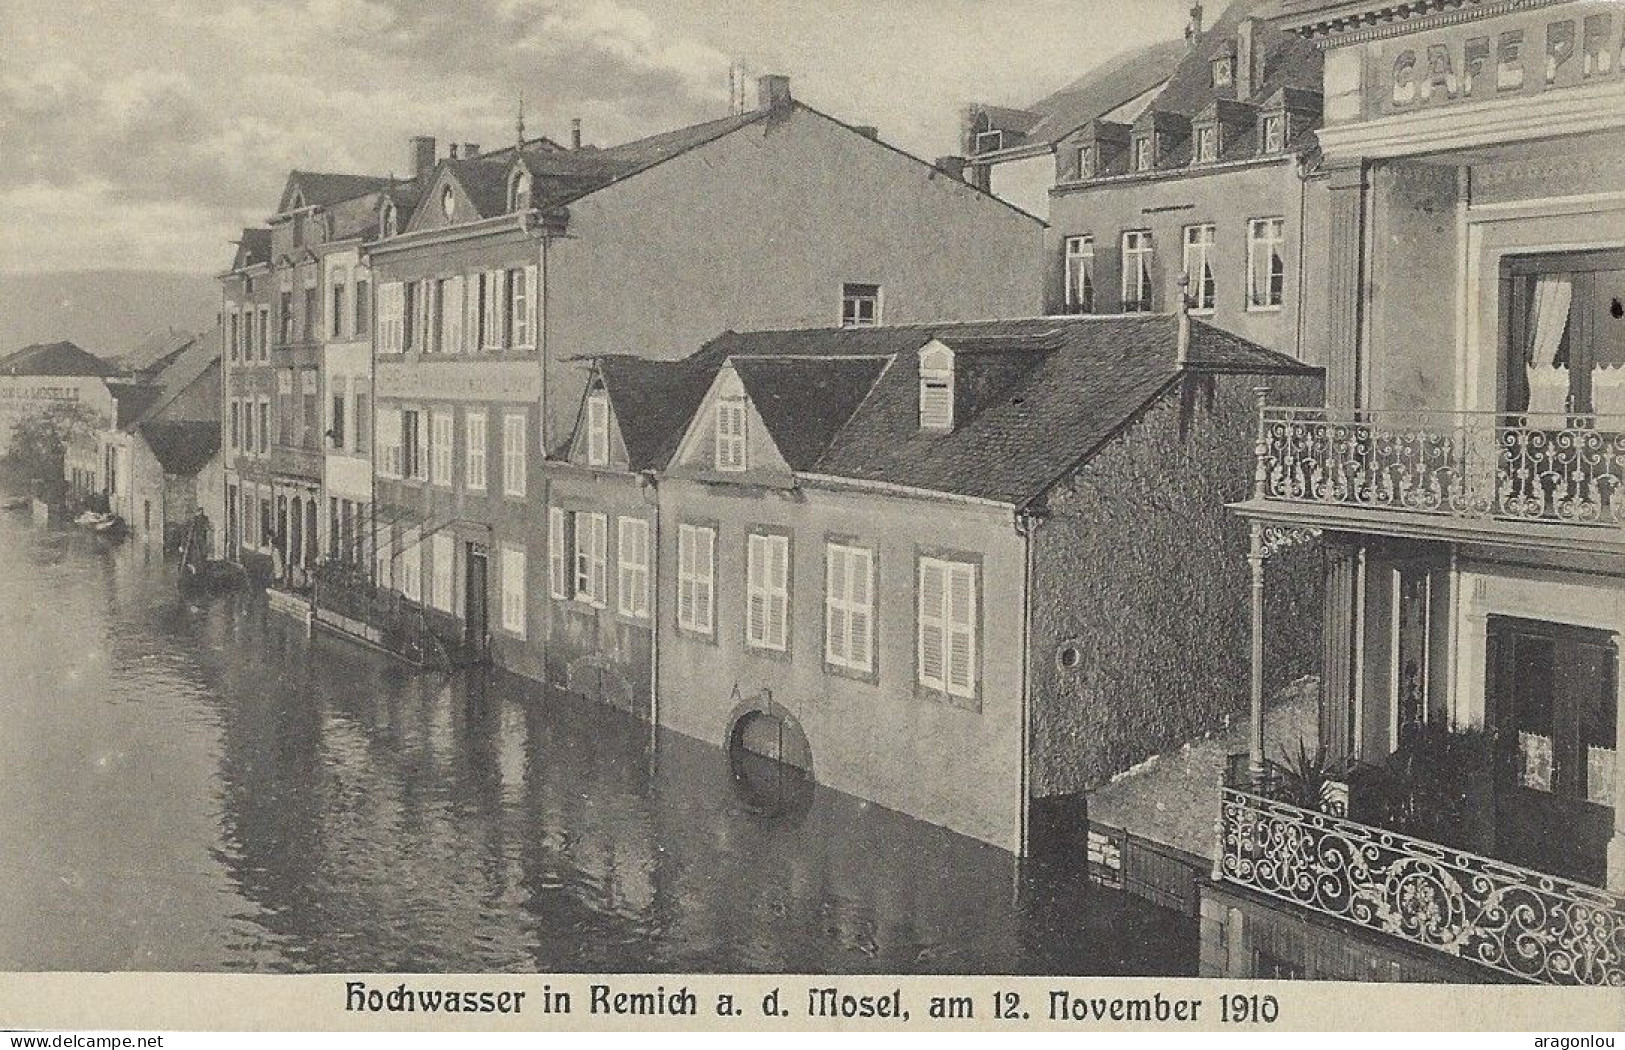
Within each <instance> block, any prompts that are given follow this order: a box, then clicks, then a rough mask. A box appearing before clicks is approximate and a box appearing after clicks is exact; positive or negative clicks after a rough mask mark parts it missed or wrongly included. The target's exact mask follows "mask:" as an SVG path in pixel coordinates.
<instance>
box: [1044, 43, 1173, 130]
mask: <svg viewBox="0 0 1625 1050" xmlns="http://www.w3.org/2000/svg"><path fill="white" fill-rule="evenodd" d="M1186 51H1187V47H1186V44H1185V42H1184V41H1183V40H1165V41H1162V42H1161V43H1156V44H1148V45H1146V46H1145V47H1140V48H1135V49H1134V50H1132V51H1126V52H1124V53H1123V54H1121V55H1118V56H1116V57H1114V58H1111V59H1108V60H1107V61H1105V62H1103V63H1101V64H1100V65H1098V66H1096V67H1094V68H1093V69H1091V70H1089V72H1087V73H1085V74H1083V75H1082V76H1080V77H1079V78H1078V79H1076V80H1074V81H1073V82H1072V83H1070V84H1068V85H1067V86H1066V87H1064V88H1062V89H1061V90H1059V91H1057V92H1055V93H1054V94H1053V95H1050V96H1049V97H1048V98H1044V99H1041V100H1039V101H1038V102H1035V103H1033V104H1032V105H1031V106H1029V107H1027V108H1028V111H1029V112H1031V113H1033V114H1035V115H1037V117H1038V120H1037V121H1036V122H1035V123H1034V124H1033V125H1032V126H1031V127H1030V128H1028V129H1027V138H1028V140H1029V141H1038V140H1042V141H1045V142H1051V143H1053V142H1057V141H1059V140H1060V139H1062V138H1065V137H1066V136H1067V135H1070V134H1071V133H1072V132H1074V131H1076V130H1077V129H1078V128H1081V127H1083V125H1085V124H1087V123H1089V122H1090V121H1091V120H1094V119H1096V118H1097V117H1102V116H1104V115H1106V114H1107V113H1110V112H1111V111H1112V110H1114V109H1116V108H1118V107H1119V106H1121V105H1123V104H1125V103H1127V102H1131V101H1133V100H1134V99H1136V98H1138V97H1139V96H1141V95H1143V94H1145V93H1146V92H1147V91H1150V90H1151V89H1152V88H1154V87H1156V86H1157V85H1158V84H1161V83H1162V82H1164V81H1165V80H1167V79H1168V78H1169V77H1170V76H1171V75H1172V74H1173V72H1174V70H1175V68H1177V67H1178V65H1179V62H1180V60H1181V59H1182V58H1184V56H1185V53H1186Z"/></svg>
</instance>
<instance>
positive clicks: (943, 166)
mask: <svg viewBox="0 0 1625 1050" xmlns="http://www.w3.org/2000/svg"><path fill="white" fill-rule="evenodd" d="M936 169H937V170H938V171H940V172H942V173H943V174H944V175H951V176H952V177H954V178H956V179H959V180H961V181H963V180H964V178H965V158H964V157H961V156H958V155H956V154H952V153H950V154H948V155H947V156H946V157H938V158H937V160H936Z"/></svg>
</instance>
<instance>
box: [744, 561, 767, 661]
mask: <svg viewBox="0 0 1625 1050" xmlns="http://www.w3.org/2000/svg"><path fill="white" fill-rule="evenodd" d="M764 545H765V544H764V543H763V537H761V536H757V535H751V536H750V537H749V538H748V540H747V541H746V551H745V576H746V580H745V591H746V594H747V595H748V603H749V608H748V610H747V614H748V619H747V620H746V626H745V634H746V637H747V638H748V639H749V640H750V641H753V642H757V643H760V642H761V641H762V639H763V636H764V632H765V631H766V629H767V626H766V620H767V612H766V610H765V609H764V608H763V606H764V604H765V602H766V595H765V594H764V593H763V591H764V585H763V583H762V575H763V569H764V566H763V565H762V547H763V546H764Z"/></svg>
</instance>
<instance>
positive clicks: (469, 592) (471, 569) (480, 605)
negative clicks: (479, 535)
mask: <svg viewBox="0 0 1625 1050" xmlns="http://www.w3.org/2000/svg"><path fill="white" fill-rule="evenodd" d="M466 550H467V552H468V557H467V558H465V559H464V561H465V563H466V564H467V566H468V568H467V571H466V577H465V579H464V581H463V641H464V643H465V644H467V645H468V647H469V648H470V649H472V650H473V651H475V652H484V651H485V630H486V624H485V601H486V594H487V592H486V574H485V573H486V570H485V548H483V547H481V546H480V545H479V544H476V543H470V544H468V546H467V548H466Z"/></svg>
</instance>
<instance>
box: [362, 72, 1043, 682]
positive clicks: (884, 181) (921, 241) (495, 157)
mask: <svg viewBox="0 0 1625 1050" xmlns="http://www.w3.org/2000/svg"><path fill="white" fill-rule="evenodd" d="M759 103H760V104H759V106H758V107H757V108H756V109H753V110H750V111H747V112H745V113H741V114H735V115H731V116H726V117H722V118H719V119H716V120H712V121H707V122H705V123H702V124H698V125H694V126H692V127H688V128H682V129H678V130H676V131H671V132H666V133H663V134H659V135H655V136H651V137H649V138H646V139H640V140H637V141H634V142H629V143H624V144H622V145H618V146H612V147H604V148H599V147H594V146H590V145H585V144H583V143H581V142H580V141H579V138H578V137H573V139H572V142H571V144H570V145H569V146H568V147H566V146H561V145H559V144H556V143H554V142H551V141H549V140H546V139H540V140H528V141H527V140H524V139H523V137H522V136H523V130H522V128H521V129H520V133H519V136H518V138H519V144H517V145H515V146H512V147H506V148H503V149H500V150H494V151H488V152H480V151H479V150H478V149H477V148H476V149H474V150H470V149H469V148H468V147H466V146H464V147H463V148H462V149H461V151H460V156H456V157H451V156H447V157H445V158H439V159H436V157H435V146H434V143H433V141H432V140H425V141H424V147H425V149H426V152H427V158H426V159H427V161H428V162H432V166H433V171H432V173H431V174H429V175H428V176H427V177H426V178H425V180H424V185H425V186H426V191H425V193H424V194H423V197H422V200H421V201H420V202H419V203H418V205H417V207H416V208H415V210H413V211H412V213H411V214H410V215H407V214H404V213H403V212H402V211H401V210H400V209H398V208H395V207H394V206H393V205H391V204H389V203H386V204H385V205H384V217H383V220H382V223H383V226H384V227H385V228H386V230H387V229H388V228H389V227H390V225H391V223H394V224H395V230H396V232H395V234H394V235H393V236H389V235H387V234H386V235H385V236H383V237H382V238H381V239H380V240H379V241H378V242H376V243H375V244H373V245H372V246H371V247H370V248H369V252H368V254H369V258H370V260H371V271H372V275H373V281H374V285H375V294H376V295H377V297H378V304H379V306H378V315H377V326H376V331H377V337H376V339H375V346H374V353H375V372H374V375H375V389H376V397H377V420H376V430H377V439H376V442H375V446H374V462H375V468H376V493H377V503H378V505H377V508H376V511H375V519H376V521H377V522H378V531H379V542H378V545H377V548H376V549H377V555H376V557H377V564H376V572H377V575H378V577H379V579H381V580H382V581H384V582H385V583H386V585H387V586H389V587H390V588H391V589H392V590H394V591H396V592H398V593H400V594H402V595H404V596H405V597H406V598H407V599H408V600H409V601H411V602H413V603H417V604H420V605H424V606H427V607H429V608H430V609H431V610H433V611H435V612H437V613H440V614H443V615H445V616H446V617H449V618H450V623H449V625H448V627H449V630H450V631H451V635H452V637H451V640H452V641H454V642H461V643H465V644H467V645H468V646H470V647H472V648H474V649H484V648H485V647H486V646H487V643H488V642H489V647H490V649H491V651H492V653H493V654H494V657H495V659H496V660H497V662H499V663H500V664H502V665H504V666H506V667H509V668H511V669H514V670H517V671H519V672H521V673H523V674H527V675H529V676H531V677H535V678H542V677H543V676H544V674H545V662H544V648H545V647H544V644H543V639H544V638H545V637H546V633H547V630H548V624H547V616H548V615H549V611H548V603H547V600H546V597H545V593H546V592H545V590H544V589H543V588H541V587H540V586H538V585H537V584H536V582H535V581H536V580H538V579H539V578H540V575H539V574H540V572H541V571H542V568H541V567H542V566H543V565H545V559H546V557H547V531H546V529H547V526H546V521H545V516H544V515H542V514H540V513H538V512H537V508H539V507H541V506H544V505H545V504H546V496H547V484H548V474H547V473H546V470H545V464H544V456H545V454H556V453H557V452H558V451H559V449H560V446H561V444H562V442H563V441H564V440H565V438H566V436H567V435H568V432H569V430H570V428H571V427H573V425H574V422H575V414H576V412H577V410H578V408H579V406H580V404H581V398H582V393H583V391H584V390H585V384H586V380H587V375H588V369H587V367H586V364H585V362H586V360H587V359H589V358H592V357H596V356H601V355H605V354H610V353H623V352H634V353H636V354H638V355H640V356H645V357H649V358H653V359H660V358H665V359H675V358H680V357H682V356H684V355H685V354H687V353H689V352H690V351H691V350H692V348H693V347H694V346H696V345H699V344H700V343H701V342H702V341H704V340H705V339H708V338H711V337H712V336H714V335H715V334H716V333H717V332H719V331H722V330H724V329H726V328H728V327H729V326H735V325H753V326H759V325H775V324H776V325H797V324H835V323H843V322H844V323H848V324H851V325H874V324H879V323H888V324H889V323H896V322H907V321H917V320H922V319H924V318H927V317H932V316H940V317H946V318H959V319H964V318H973V317H989V316H1001V315H1013V314H1030V313H1032V312H1034V311H1035V310H1036V309H1037V305H1038V293H1039V288H1038V281H1037V277H1036V274H1035V272H1034V269H1033V260H1034V259H1035V258H1036V255H1037V252H1038V250H1039V246H1040V244H1041V224H1040V223H1039V222H1038V221H1037V220H1035V219H1033V218H1032V217H1031V216H1028V215H1025V214H1024V213H1022V212H1020V211H1019V210H1017V209H1015V208H1012V207H1010V206H1009V205H1007V204H1005V203H1003V202H1001V201H999V200H997V199H995V198H994V197H992V196H990V195H988V194H986V193H984V192H982V191H980V190H978V189H976V188H975V187H972V186H969V185H967V184H966V183H965V182H964V181H962V180H961V179H960V178H958V177H955V176H953V175H950V174H947V173H945V172H943V171H941V170H939V169H938V168H936V167H934V166H933V165H931V164H928V163H925V162H922V161H920V160H918V159H916V158H914V157H912V156H909V155H908V154H906V153H903V152H901V151H899V150H897V149H895V148H893V147H891V146H888V145H886V144H885V143H883V142H881V141H879V140H878V139H877V138H876V137H875V136H874V135H872V134H870V133H869V131H868V130H867V129H858V128H854V127H851V126H848V125H846V124H843V123H841V122H840V121H837V120H834V119H833V118H830V117H828V116H825V115H824V114H822V113H819V112H817V111H816V110H813V109H810V108H809V107H807V106H805V105H803V104H801V103H799V102H796V101H795V100H793V99H792V98H791V96H790V90H789V82H788V80H786V79H785V78H783V77H765V78H763V79H762V81H761V84H760V99H759ZM448 547H449V552H448ZM447 559H449V560H447ZM471 599H472V600H471ZM488 605H489V609H490V613H489V614H488V613H487V611H486V610H487V606H488Z"/></svg>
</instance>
